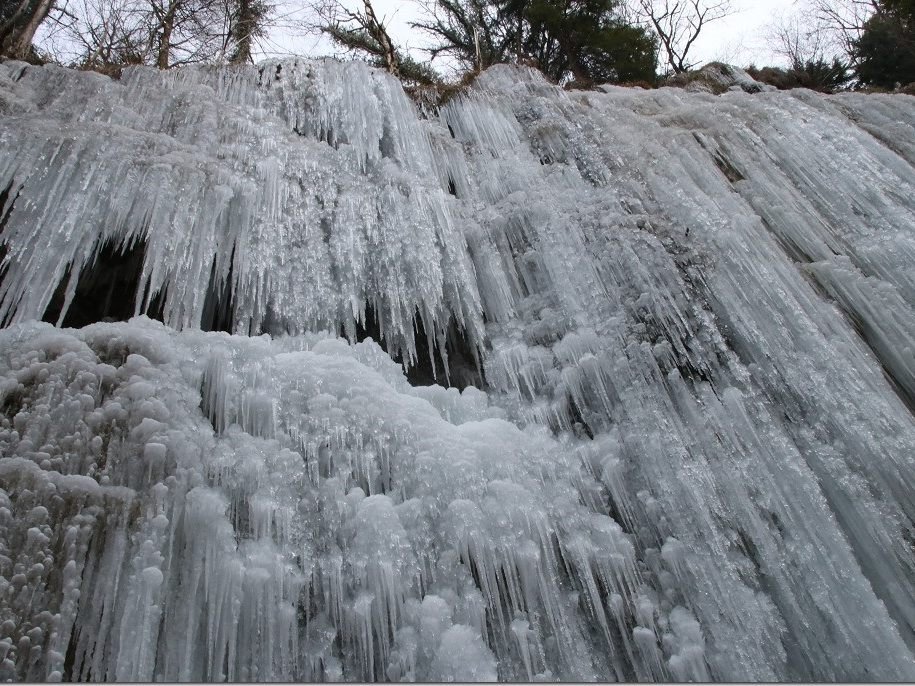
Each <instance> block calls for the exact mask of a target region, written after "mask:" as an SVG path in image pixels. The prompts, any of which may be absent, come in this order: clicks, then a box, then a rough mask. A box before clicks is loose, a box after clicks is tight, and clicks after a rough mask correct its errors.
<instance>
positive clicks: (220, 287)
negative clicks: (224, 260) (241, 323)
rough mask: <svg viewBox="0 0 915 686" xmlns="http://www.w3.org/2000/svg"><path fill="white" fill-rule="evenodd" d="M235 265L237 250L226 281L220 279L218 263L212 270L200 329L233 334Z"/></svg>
mask: <svg viewBox="0 0 915 686" xmlns="http://www.w3.org/2000/svg"><path fill="white" fill-rule="evenodd" d="M234 264H235V248H234V247H233V248H232V256H231V257H230V258H229V273H228V274H227V275H226V278H225V280H224V281H221V280H220V279H219V276H218V274H217V270H216V263H215V262H214V263H213V268H212V269H211V270H210V283H209V286H208V287H207V294H206V298H205V299H204V301H203V315H202V316H201V320H200V328H201V329H203V330H204V331H225V332H226V333H232V329H233V325H234V323H235V322H234V313H235V293H234V289H233V288H232V284H233V268H234Z"/></svg>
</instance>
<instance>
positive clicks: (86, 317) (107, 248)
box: [42, 241, 162, 328]
mask: <svg viewBox="0 0 915 686" xmlns="http://www.w3.org/2000/svg"><path fill="white" fill-rule="evenodd" d="M145 252H146V244H145V242H143V241H137V242H135V243H133V244H132V245H121V244H118V243H116V242H114V241H106V242H105V243H104V244H103V245H102V247H101V249H100V250H99V251H98V252H97V253H96V256H95V259H94V260H93V261H92V262H91V263H90V264H87V265H85V266H84V267H83V268H82V269H81V270H80V271H79V273H78V274H77V277H76V278H77V281H76V289H75V290H74V291H73V295H72V299H71V300H70V302H69V303H68V302H67V286H68V284H69V283H70V279H71V278H72V271H73V269H74V266H73V265H72V264H71V265H70V266H69V268H68V269H67V271H66V272H65V273H64V276H63V278H62V279H61V280H60V283H59V284H58V286H57V289H56V290H55V291H54V295H53V296H52V297H51V302H50V303H48V307H47V309H46V310H45V312H44V315H43V316H42V321H46V322H49V323H51V324H59V325H61V326H64V327H72V328H81V327H83V326H88V325H89V324H95V323H96V322H103V321H109V322H110V321H127V320H128V319H130V318H131V317H132V316H134V314H136V308H137V292H138V291H139V289H140V275H141V273H142V269H143V259H144V256H145ZM145 314H146V315H147V316H148V317H150V318H151V319H157V320H159V321H162V298H161V294H158V293H157V294H155V296H154V297H153V298H151V299H150V304H149V307H148V308H147V309H146V312H145Z"/></svg>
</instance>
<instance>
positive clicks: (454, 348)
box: [340, 303, 486, 390]
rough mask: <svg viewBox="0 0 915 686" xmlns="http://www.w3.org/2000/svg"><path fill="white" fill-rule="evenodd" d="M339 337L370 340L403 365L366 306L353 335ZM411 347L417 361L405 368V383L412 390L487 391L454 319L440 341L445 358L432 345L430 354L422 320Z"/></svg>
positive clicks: (473, 353) (469, 345)
mask: <svg viewBox="0 0 915 686" xmlns="http://www.w3.org/2000/svg"><path fill="white" fill-rule="evenodd" d="M340 335H341V336H345V337H347V338H349V340H350V341H351V342H361V341H364V340H365V339H366V338H371V339H372V340H374V341H375V342H376V343H378V345H380V346H381V347H382V348H383V349H384V350H385V352H387V353H388V354H389V355H390V356H391V359H393V360H394V361H395V362H397V363H398V364H401V365H404V359H403V354H402V353H401V352H396V353H392V352H391V350H390V349H389V346H388V341H386V340H384V339H383V338H382V336H381V327H380V326H379V323H378V317H377V315H376V313H375V309H374V308H373V307H372V306H371V305H370V304H368V303H367V304H366V307H365V318H364V320H363V321H362V322H356V326H355V330H354V332H353V333H352V334H350V333H348V332H346V331H341V333H340ZM413 341H414V343H413V345H414V349H415V350H416V359H415V360H414V361H413V364H411V365H404V366H405V367H406V369H405V373H406V376H407V381H409V382H410V384H411V385H413V386H431V385H433V384H438V385H440V386H445V387H454V388H457V389H459V390H463V389H465V388H467V387H468V386H475V387H477V388H480V389H485V388H486V379H485V377H484V376H483V372H482V370H481V368H480V366H479V364H478V357H477V354H476V351H475V349H474V346H473V344H472V343H471V342H470V340H469V339H468V338H467V336H466V335H465V332H464V330H463V329H461V328H459V327H458V326H457V324H456V323H455V321H454V319H449V321H448V328H447V329H446V332H445V336H444V338H443V343H444V356H443V354H442V352H443V351H442V350H441V349H440V347H439V346H438V345H433V347H432V350H431V354H430V350H429V343H428V338H427V336H426V329H425V326H424V324H423V320H422V318H421V317H419V316H417V317H416V320H415V328H414V330H413ZM446 357H447V360H448V367H447V369H448V373H447V374H446V372H445V358H446Z"/></svg>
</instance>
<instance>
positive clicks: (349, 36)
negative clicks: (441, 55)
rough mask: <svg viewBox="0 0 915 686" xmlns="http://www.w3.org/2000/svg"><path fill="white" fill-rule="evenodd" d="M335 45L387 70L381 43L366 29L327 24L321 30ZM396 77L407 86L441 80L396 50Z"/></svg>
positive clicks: (428, 84) (425, 67)
mask: <svg viewBox="0 0 915 686" xmlns="http://www.w3.org/2000/svg"><path fill="white" fill-rule="evenodd" d="M323 30H324V32H325V33H326V34H327V35H328V36H330V37H331V38H332V39H333V40H334V41H335V42H336V43H337V44H339V45H340V46H342V47H343V48H345V49H346V50H349V51H350V52H354V53H358V54H361V55H362V56H363V57H365V58H367V61H368V62H369V64H371V65H372V66H375V67H378V68H379V69H387V60H386V51H385V49H384V46H383V45H382V44H381V42H380V41H379V40H378V39H377V38H376V37H375V36H373V35H372V34H371V33H370V32H369V31H368V30H367V29H364V28H361V27H359V28H356V27H348V26H344V25H342V24H328V25H327V26H325V27H324V28H323ZM395 54H396V59H397V66H398V72H399V73H398V76H399V77H400V79H401V80H402V81H403V82H404V83H406V84H408V85H417V86H430V85H435V84H437V83H439V81H440V80H441V79H440V78H439V76H438V74H436V73H435V70H434V69H432V67H431V66H429V65H428V64H424V63H421V62H417V61H416V60H414V59H413V58H412V57H410V56H409V55H404V54H403V53H402V52H401V51H399V50H396V51H395Z"/></svg>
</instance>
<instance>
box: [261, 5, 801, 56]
mask: <svg viewBox="0 0 915 686" xmlns="http://www.w3.org/2000/svg"><path fill="white" fill-rule="evenodd" d="M294 1H295V0H291V2H294ZM343 2H345V4H347V5H348V6H349V5H351V6H353V7H354V8H356V7H360V6H361V4H362V3H361V0H343ZM797 2H799V0H731V3H732V6H733V8H734V13H733V14H732V15H731V16H728V17H725V18H724V19H720V20H718V21H715V22H713V23H710V24H707V25H706V27H705V28H703V31H702V34H701V35H700V37H699V39H698V40H697V41H696V44H695V45H694V47H693V51H692V52H691V53H690V54H691V56H694V59H695V60H696V61H698V62H700V63H703V64H704V63H706V62H711V61H713V60H720V61H724V62H729V63H731V64H737V65H740V66H746V65H748V64H751V63H753V64H756V65H757V66H762V65H764V64H772V65H774V64H781V63H782V62H783V61H784V60H782V59H780V58H779V57H778V56H777V55H774V54H773V53H772V52H771V50H770V49H769V48H768V47H767V45H766V44H767V40H766V33H767V29H768V26H769V25H770V24H771V23H772V21H773V20H774V19H775V18H776V17H777V16H778V15H779V14H787V13H791V12H792V11H794V10H795V4H796V3H797ZM372 5H373V7H374V8H375V13H376V14H377V15H378V16H379V17H380V18H381V17H383V18H384V22H385V24H386V25H387V27H388V31H389V33H390V34H391V37H392V38H393V39H394V41H395V42H396V43H397V44H399V45H403V46H405V47H407V48H410V49H411V50H415V49H416V48H419V47H421V46H422V45H423V36H422V35H421V34H419V33H417V32H416V31H415V30H413V29H411V28H410V27H409V22H410V21H411V20H415V19H416V18H417V17H418V16H419V14H418V10H417V6H416V4H415V3H414V2H412V1H410V0H407V1H406V2H403V1H398V0H372ZM299 6H301V5H299ZM265 48H267V49H268V51H267V54H266V56H270V57H273V56H277V57H278V56H284V55H288V54H304V55H308V56H318V55H325V54H332V53H333V52H334V48H333V46H332V45H330V44H329V43H328V42H327V41H326V40H322V39H318V38H316V37H314V36H311V37H308V36H302V35H301V34H299V32H297V31H295V32H293V31H281V32H275V33H274V34H273V35H272V36H271V37H270V41H269V42H268V43H266V44H265ZM417 56H418V57H421V56H422V55H421V54H417Z"/></svg>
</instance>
